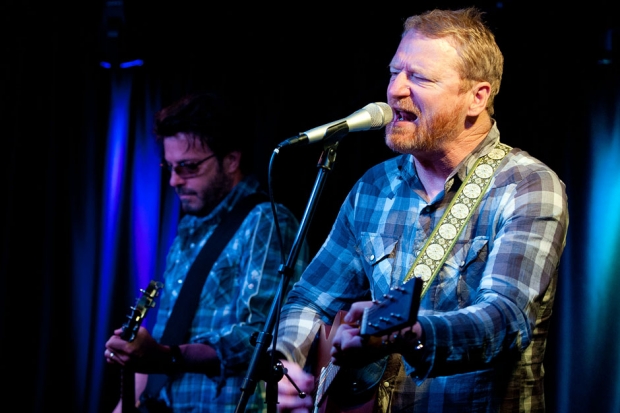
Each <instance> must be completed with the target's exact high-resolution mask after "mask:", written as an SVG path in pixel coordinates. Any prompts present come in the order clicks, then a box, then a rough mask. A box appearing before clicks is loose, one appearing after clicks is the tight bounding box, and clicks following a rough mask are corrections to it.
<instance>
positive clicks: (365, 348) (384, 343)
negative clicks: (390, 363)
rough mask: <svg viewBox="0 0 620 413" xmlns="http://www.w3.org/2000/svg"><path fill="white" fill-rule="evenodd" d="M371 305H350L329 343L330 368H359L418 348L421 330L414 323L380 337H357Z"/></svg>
mask: <svg viewBox="0 0 620 413" xmlns="http://www.w3.org/2000/svg"><path fill="white" fill-rule="evenodd" d="M373 305H374V304H373V302H372V301H362V302H357V303H354V304H353V305H352V306H351V308H350V309H349V311H348V312H347V314H346V315H345V317H344V319H343V323H342V324H340V326H339V327H338V330H337V331H336V335H335V336H334V340H333V342H332V349H331V357H332V359H331V362H332V363H333V364H334V365H339V366H348V367H359V366H361V365H364V364H367V363H368V362H370V361H373V360H378V359H380V358H382V357H384V356H386V355H388V354H391V353H401V354H402V353H404V352H407V351H408V350H415V349H417V348H418V346H419V345H420V343H419V337H421V336H422V328H421V326H420V324H419V323H417V322H416V323H415V324H414V325H413V326H405V327H402V328H399V329H397V330H393V331H389V330H388V331H384V333H385V335H382V336H374V335H361V334H360V327H359V325H360V324H361V322H362V317H363V315H364V310H365V309H367V308H370V307H372V306H373Z"/></svg>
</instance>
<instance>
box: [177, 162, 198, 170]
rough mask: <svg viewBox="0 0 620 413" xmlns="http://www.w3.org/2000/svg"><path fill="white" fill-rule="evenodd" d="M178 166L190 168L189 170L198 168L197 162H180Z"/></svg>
mask: <svg viewBox="0 0 620 413" xmlns="http://www.w3.org/2000/svg"><path fill="white" fill-rule="evenodd" d="M179 166H182V167H183V168H185V169H187V170H190V171H195V170H196V169H198V164H197V163H194V162H190V163H182V164H179Z"/></svg>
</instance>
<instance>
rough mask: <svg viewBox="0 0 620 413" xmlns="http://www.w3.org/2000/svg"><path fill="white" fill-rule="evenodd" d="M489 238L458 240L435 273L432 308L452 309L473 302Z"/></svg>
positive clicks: (485, 260)
mask: <svg viewBox="0 0 620 413" xmlns="http://www.w3.org/2000/svg"><path fill="white" fill-rule="evenodd" d="M488 244H489V239H488V237H476V238H473V239H471V240H469V241H464V242H461V241H459V242H457V243H456V244H455V245H454V247H453V248H452V251H451V253H450V256H449V257H448V258H447V259H446V262H445V263H444V266H443V268H442V269H441V272H440V273H439V275H438V278H439V283H438V285H437V287H436V289H435V294H434V295H435V309H436V310H440V311H452V310H457V309H459V308H463V307H466V306H468V305H471V304H473V302H474V300H475V299H476V295H477V290H478V287H479V286H480V280H481V278H482V274H483V272H484V267H485V266H486V263H487V259H488Z"/></svg>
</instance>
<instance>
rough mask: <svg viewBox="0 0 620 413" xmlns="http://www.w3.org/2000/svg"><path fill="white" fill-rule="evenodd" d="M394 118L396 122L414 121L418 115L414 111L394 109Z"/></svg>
mask: <svg viewBox="0 0 620 413" xmlns="http://www.w3.org/2000/svg"><path fill="white" fill-rule="evenodd" d="M394 119H395V120H396V121H397V122H415V121H416V120H417V119H418V117H417V115H416V114H415V113H411V112H407V111H404V110H395V116H394Z"/></svg>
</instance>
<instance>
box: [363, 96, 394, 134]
mask: <svg viewBox="0 0 620 413" xmlns="http://www.w3.org/2000/svg"><path fill="white" fill-rule="evenodd" d="M365 109H366V110H367V111H368V113H370V129H380V128H382V127H384V126H385V125H387V124H388V123H390V122H391V121H392V117H393V116H394V114H393V113H392V108H391V107H390V105H388V104H387V103H384V102H375V103H370V104H368V105H366V107H365Z"/></svg>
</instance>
